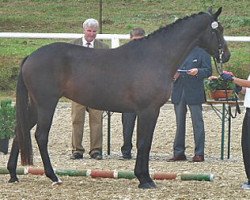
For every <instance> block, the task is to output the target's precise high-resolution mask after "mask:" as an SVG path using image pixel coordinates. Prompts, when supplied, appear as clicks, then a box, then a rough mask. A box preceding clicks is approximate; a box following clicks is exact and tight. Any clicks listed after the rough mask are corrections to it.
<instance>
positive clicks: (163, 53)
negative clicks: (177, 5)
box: [151, 14, 209, 75]
mask: <svg viewBox="0 0 250 200" xmlns="http://www.w3.org/2000/svg"><path fill="white" fill-rule="evenodd" d="M208 24H209V18H208V17H207V16H206V15H205V14H200V15H197V16H193V17H190V18H188V19H185V20H182V21H180V22H178V23H176V24H174V25H173V27H169V30H163V31H162V32H161V33H159V35H158V37H157V35H156V37H155V38H153V37H152V38H151V39H152V43H154V44H156V45H157V46H158V47H159V48H157V49H158V51H155V52H154V55H155V56H156V57H158V58H159V59H161V60H162V58H164V60H163V62H165V66H167V68H170V67H171V69H172V70H171V71H172V73H171V75H172V74H174V73H175V72H176V70H177V69H178V67H179V66H180V65H181V64H182V62H183V61H184V59H185V58H186V57H187V56H188V54H189V53H190V52H191V50H192V49H193V48H194V47H195V46H198V45H199V38H200V36H201V35H203V34H204V32H205V30H206V27H207V26H208ZM152 53H153V52H152ZM160 57H161V58H160ZM168 70H169V69H168Z"/></svg>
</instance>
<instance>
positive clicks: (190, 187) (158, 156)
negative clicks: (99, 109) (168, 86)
mask: <svg viewBox="0 0 250 200" xmlns="http://www.w3.org/2000/svg"><path fill="white" fill-rule="evenodd" d="M233 110H234V109H233ZM241 110H242V114H240V115H238V116H237V118H236V119H233V120H232V135H231V156H230V159H224V160H221V159H220V155H221V120H220V119H219V117H218V116H217V115H216V114H215V112H214V111H213V110H212V109H211V107H210V106H204V121H205V130H206V148H205V159H206V160H205V162H203V163H192V162H190V160H191V159H192V156H193V151H194V147H193V145H194V144H193V143H194V142H193V132H192V123H191V120H190V114H189V113H188V119H187V134H186V155H187V157H188V159H189V161H186V162H173V163H172V162H167V160H168V159H169V158H171V157H172V146H173V140H174V135H175V127H176V126H175V115H174V112H173V106H172V105H171V104H166V105H164V106H163V107H162V108H161V112H160V116H159V119H158V122H157V125H156V129H155V133H154V139H153V144H152V149H151V154H150V162H149V164H150V170H151V171H154V172H169V173H171V172H174V173H177V174H178V176H177V179H176V180H164V181H162V180H156V181H155V182H156V184H157V189H151V190H142V189H138V188H137V186H138V183H139V182H138V180H137V179H133V180H128V179H109V178H90V177H83V176H81V177H69V176H61V177H60V178H61V180H62V181H63V184H62V185H60V186H52V185H51V181H50V180H49V179H48V178H47V177H45V176H37V175H19V176H18V177H19V180H20V182H19V183H15V184H9V183H7V181H8V179H9V175H0V188H1V192H0V199H1V200H4V199H8V200H12V199H13V200H14V199H15V200H19V199H39V200H45V199H58V200H59V199H60V200H62V199H98V200H101V199H122V200H125V199H126V200H129V199H138V200H139V199H140V200H141V199H155V200H156V199H157V200H158V199H250V191H244V190H242V189H241V187H240V186H241V184H242V183H243V182H244V181H246V175H245V171H244V167H243V162H242V154H241V146H240V140H241V126H242V121H243V117H244V113H245V111H244V108H241ZM70 111H71V110H70V103H68V102H66V103H65V102H63V103H62V102H61V103H59V105H58V106H57V110H56V112H55V116H54V119H53V125H52V128H51V131H50V136H49V153H50V158H51V162H52V165H53V168H56V169H78V170H81V169H99V170H118V171H120V170H128V171H133V169H134V164H135V155H136V149H135V148H133V159H132V160H128V161H127V160H122V159H121V154H120V147H121V145H122V126H121V114H120V113H113V115H112V117H111V135H112V136H111V155H107V117H105V118H104V127H103V130H104V138H103V140H104V141H103V150H104V159H103V160H101V161H96V160H92V159H90V158H89V155H88V154H84V159H83V160H70V159H69V157H70V154H71V118H70ZM32 132H34V130H32ZM84 136H85V137H84V141H83V144H84V147H85V149H86V152H88V151H89V127H88V117H87V118H86V124H85V133H84ZM135 138H136V137H135V134H134V137H133V139H134V144H135ZM32 139H33V149H34V165H35V166H34V167H43V165H42V162H41V158H40V154H39V152H38V149H37V144H36V142H35V141H34V134H32ZM226 141H227V134H226V137H225V158H226V156H227V152H226V150H227V142H226ZM10 146H11V145H10ZM8 157H9V154H8V155H2V154H1V155H0V166H1V167H5V166H6V164H7V161H8ZM18 167H22V166H20V163H19V162H18ZM183 172H189V173H212V174H214V176H215V178H214V181H213V182H209V181H182V180H180V177H179V174H181V173H183Z"/></svg>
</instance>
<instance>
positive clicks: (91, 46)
mask: <svg viewBox="0 0 250 200" xmlns="http://www.w3.org/2000/svg"><path fill="white" fill-rule="evenodd" d="M87 43H90V45H89V46H88V45H87ZM82 46H84V47H88V48H94V40H93V41H91V42H87V41H86V40H85V38H84V37H82Z"/></svg>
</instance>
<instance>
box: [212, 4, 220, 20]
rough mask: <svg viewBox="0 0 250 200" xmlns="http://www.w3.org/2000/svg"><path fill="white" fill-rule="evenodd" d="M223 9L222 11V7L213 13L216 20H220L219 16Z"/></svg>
mask: <svg viewBox="0 0 250 200" xmlns="http://www.w3.org/2000/svg"><path fill="white" fill-rule="evenodd" d="M221 11H222V7H220V8H219V9H218V10H217V12H216V13H214V14H213V16H214V20H216V21H217V20H218V16H219V15H220V14H221Z"/></svg>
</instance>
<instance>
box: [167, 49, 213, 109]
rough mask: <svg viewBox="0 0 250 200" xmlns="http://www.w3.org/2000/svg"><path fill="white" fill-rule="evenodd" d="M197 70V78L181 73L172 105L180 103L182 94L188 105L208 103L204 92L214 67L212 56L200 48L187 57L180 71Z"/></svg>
mask: <svg viewBox="0 0 250 200" xmlns="http://www.w3.org/2000/svg"><path fill="white" fill-rule="evenodd" d="M192 68H197V69H198V73H197V75H196V76H192V75H188V74H187V73H180V76H179V77H178V78H177V80H176V81H175V82H174V84H173V90H172V97H171V100H172V103H174V104H178V103H179V102H180V99H181V96H182V93H183V92H184V98H185V101H186V103H187V104H188V105H195V104H201V103H204V102H205V101H206V97H205V90H204V83H203V80H204V78H207V77H209V76H211V75H212V66H211V58H210V55H209V54H208V53H207V52H206V51H204V50H203V49H201V48H199V47H195V48H194V49H193V50H192V51H191V53H190V54H189V55H188V56H187V58H186V59H185V61H184V62H183V64H182V65H181V67H180V69H186V70H189V69H192Z"/></svg>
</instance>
